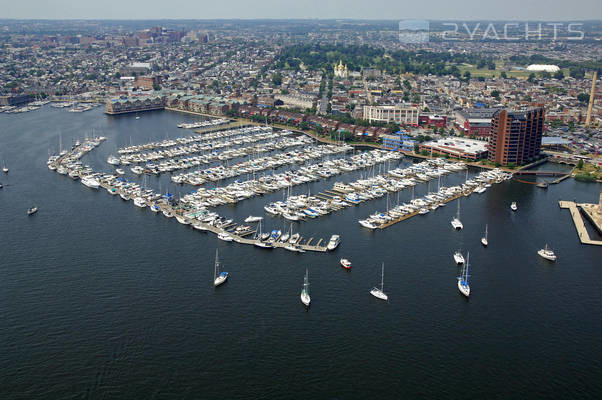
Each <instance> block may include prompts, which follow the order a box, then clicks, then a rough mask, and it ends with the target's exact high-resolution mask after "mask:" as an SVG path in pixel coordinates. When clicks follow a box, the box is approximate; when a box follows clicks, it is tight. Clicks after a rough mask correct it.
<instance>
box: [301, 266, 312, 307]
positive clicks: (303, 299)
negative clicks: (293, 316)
mask: <svg viewBox="0 0 602 400" xmlns="http://www.w3.org/2000/svg"><path fill="white" fill-rule="evenodd" d="M310 302H311V297H309V273H308V271H307V269H306V270H305V278H304V279H303V290H301V303H303V304H304V305H305V306H306V307H309V303H310Z"/></svg>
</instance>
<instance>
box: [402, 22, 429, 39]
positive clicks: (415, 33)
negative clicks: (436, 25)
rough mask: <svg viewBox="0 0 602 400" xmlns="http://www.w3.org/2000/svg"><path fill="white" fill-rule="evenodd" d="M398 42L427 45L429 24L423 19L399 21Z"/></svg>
mask: <svg viewBox="0 0 602 400" xmlns="http://www.w3.org/2000/svg"><path fill="white" fill-rule="evenodd" d="M399 41H400V42H401V43H427V42H428V41H429V22H428V21H427V20H424V19H406V20H403V21H399Z"/></svg>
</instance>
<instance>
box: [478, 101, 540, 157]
mask: <svg viewBox="0 0 602 400" xmlns="http://www.w3.org/2000/svg"><path fill="white" fill-rule="evenodd" d="M543 121H544V109H543V108H529V109H526V110H521V111H508V110H505V109H503V110H499V111H497V112H495V113H494V114H493V117H492V119H491V134H490V138H489V161H491V162H495V163H500V164H501V165H508V164H514V165H520V164H524V163H527V162H529V161H532V160H534V159H535V158H536V157H537V156H538V155H539V152H540V149H541V137H542V134H543Z"/></svg>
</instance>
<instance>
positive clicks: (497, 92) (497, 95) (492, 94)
mask: <svg viewBox="0 0 602 400" xmlns="http://www.w3.org/2000/svg"><path fill="white" fill-rule="evenodd" d="M491 97H493V98H494V99H497V100H499V99H500V92H499V90H494V91H492V92H491Z"/></svg>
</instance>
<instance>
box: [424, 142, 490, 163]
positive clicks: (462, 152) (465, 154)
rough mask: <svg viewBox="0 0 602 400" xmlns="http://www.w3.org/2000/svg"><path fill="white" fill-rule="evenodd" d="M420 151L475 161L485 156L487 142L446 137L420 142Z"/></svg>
mask: <svg viewBox="0 0 602 400" xmlns="http://www.w3.org/2000/svg"><path fill="white" fill-rule="evenodd" d="M420 151H427V152H429V153H432V154H438V155H442V156H449V157H454V158H459V159H461V160H467V161H477V160H481V159H483V158H487V143H486V142H484V141H481V140H474V139H464V138H456V137H454V138H452V137H447V138H443V139H439V140H434V141H432V142H426V143H422V144H421V145H420Z"/></svg>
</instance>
